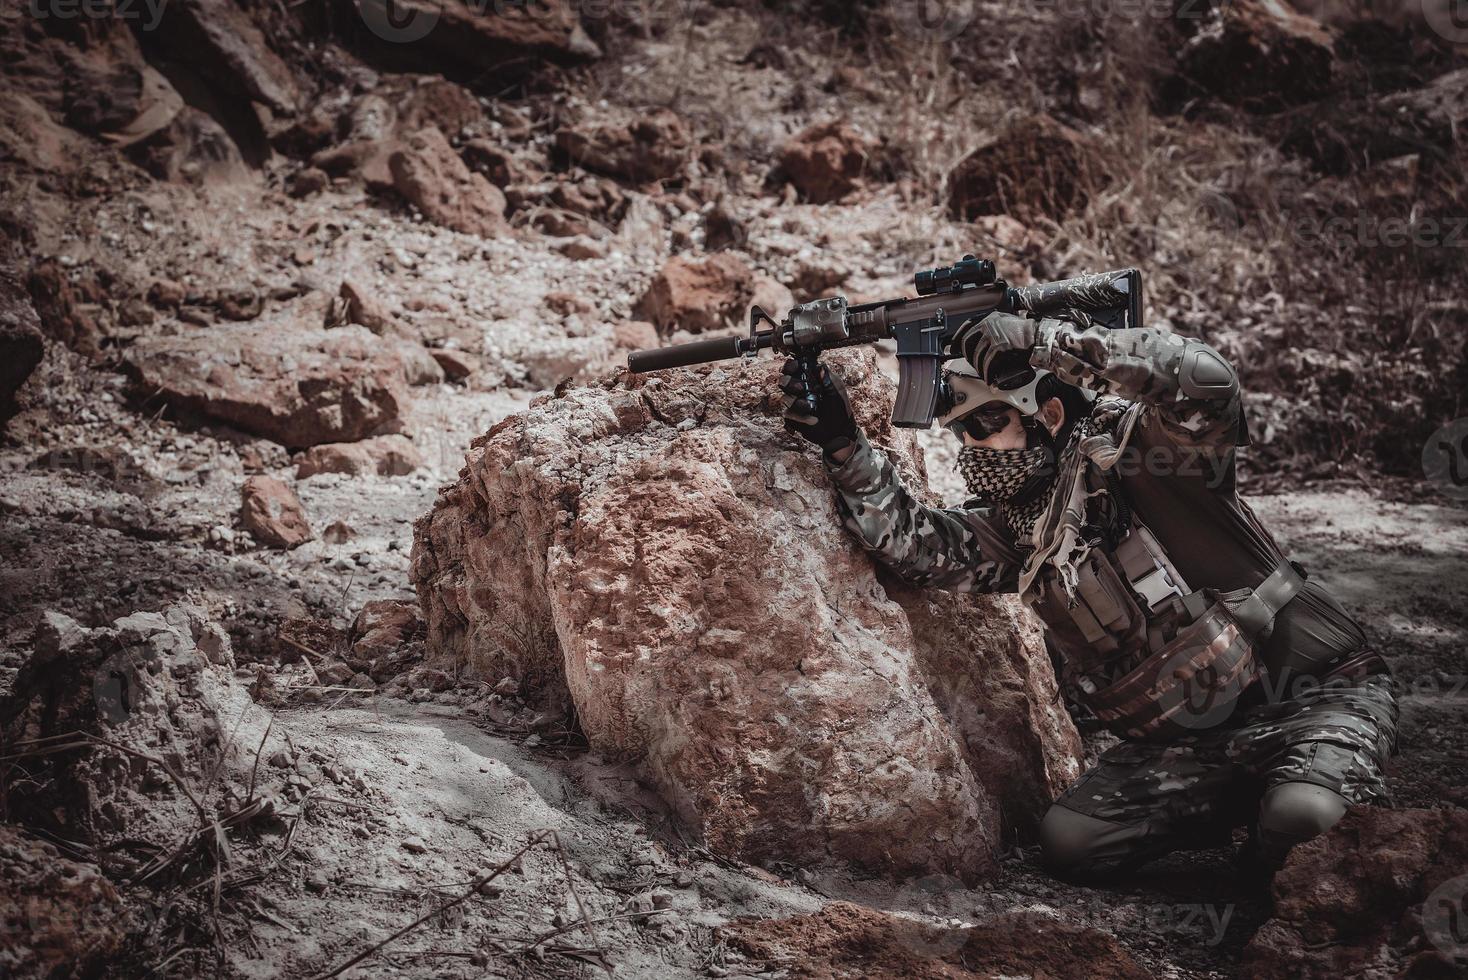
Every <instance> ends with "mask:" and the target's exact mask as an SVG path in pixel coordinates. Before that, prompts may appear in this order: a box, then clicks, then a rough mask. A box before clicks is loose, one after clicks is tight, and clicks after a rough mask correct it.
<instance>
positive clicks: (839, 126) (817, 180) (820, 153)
mask: <svg viewBox="0 0 1468 980" xmlns="http://www.w3.org/2000/svg"><path fill="white" fill-rule="evenodd" d="M870 149H871V147H870V144H869V142H868V141H867V139H866V138H865V137H863V136H862V135H861V134H860V133H858V132H857V131H856V130H855V129H853V128H852V127H851V126H850V125H848V124H847V122H846V121H845V120H842V119H838V120H835V121H833V122H828V123H820V124H818V125H815V126H811V127H810V128H808V129H806V130H804V131H802V132H800V133H797V134H796V135H795V136H793V137H791V138H790V140H789V141H788V142H786V143H785V145H784V146H782V147H781V148H780V156H779V166H780V172H781V174H782V175H783V176H784V177H785V179H786V180H788V181H789V182H790V183H792V184H794V185H795V189H796V190H798V191H799V192H800V196H801V197H802V198H803V199H804V200H807V201H810V202H811V203H813V204H827V203H830V202H833V201H839V200H841V198H843V197H845V196H846V195H847V194H850V193H851V192H852V191H854V190H855V189H856V188H857V187H858V186H859V185H860V183H861V178H862V174H863V173H865V172H866V169H867V160H868V157H869V154H870Z"/></svg>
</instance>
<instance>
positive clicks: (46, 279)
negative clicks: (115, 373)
mask: <svg viewBox="0 0 1468 980" xmlns="http://www.w3.org/2000/svg"><path fill="white" fill-rule="evenodd" d="M26 288H27V290H28V291H29V292H30V298H31V303H32V304H33V306H34V308H35V312H36V314H37V316H38V317H39V325H40V329H41V332H42V333H43V334H44V335H45V336H47V337H49V338H51V339H52V340H55V341H58V342H60V343H62V344H64V345H66V346H67V347H69V348H70V349H72V350H74V351H76V352H77V353H78V354H83V355H86V356H88V357H95V356H97V354H98V352H99V350H100V345H101V341H102V338H103V336H105V335H106V333H107V324H106V320H105V317H104V316H103V310H104V309H105V304H106V303H107V289H106V287H105V286H104V285H103V284H102V282H101V280H100V279H99V278H98V276H97V273H96V270H94V269H91V268H79V269H75V270H71V271H68V270H67V269H66V268H65V267H64V266H62V264H61V262H60V261H59V260H57V259H54V258H47V259H42V260H41V261H39V262H37V263H36V264H35V265H34V266H33V267H32V268H31V271H30V275H29V276H28V277H27V279H26Z"/></svg>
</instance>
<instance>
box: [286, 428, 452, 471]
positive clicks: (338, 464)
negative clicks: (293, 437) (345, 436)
mask: <svg viewBox="0 0 1468 980" xmlns="http://www.w3.org/2000/svg"><path fill="white" fill-rule="evenodd" d="M422 465H423V454H422V453H420V452H419V451H418V448H417V447H416V446H414V445H413V443H412V441H411V440H410V439H408V437H407V436H403V435H398V434H396V433H394V434H391V435H385V436H374V437H372V438H371V439H363V440H361V441H360V442H331V443H326V444H324V445H320V446H312V447H311V448H310V449H308V450H306V451H305V452H304V453H302V454H301V455H300V457H299V458H298V459H297V460H296V479H298V480H304V479H306V478H307V477H312V476H316V475H317V474H320V473H345V474H347V475H349V476H365V475H369V474H376V475H377V476H406V475H407V474H409V473H411V472H413V471H414V470H416V469H417V468H418V467H420V466H422Z"/></svg>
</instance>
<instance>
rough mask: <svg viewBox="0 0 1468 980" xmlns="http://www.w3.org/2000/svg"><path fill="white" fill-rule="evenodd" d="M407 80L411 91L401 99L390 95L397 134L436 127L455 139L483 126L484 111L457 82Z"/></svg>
mask: <svg viewBox="0 0 1468 980" xmlns="http://www.w3.org/2000/svg"><path fill="white" fill-rule="evenodd" d="M395 80H396V79H395ZM408 80H409V81H411V82H412V85H411V87H410V88H408V90H407V91H406V92H404V93H403V94H402V95H400V96H399V95H393V98H394V102H395V104H396V106H397V115H398V129H399V131H400V132H403V133H411V132H413V131H414V130H418V129H422V128H423V127H424V126H435V127H437V128H438V129H439V130H441V131H442V132H443V133H444V134H446V135H449V136H457V135H458V134H459V133H461V132H464V131H466V130H473V129H475V128H477V127H478V126H479V125H480V124H482V123H483V122H484V108H483V107H482V106H481V105H480V104H479V100H478V99H477V98H475V97H474V93H473V92H470V91H469V90H468V89H466V88H465V87H464V86H462V85H460V84H458V83H457V82H451V81H449V80H448V79H446V78H442V77H440V76H438V75H425V76H423V77H421V78H414V79H408ZM390 91H391V90H390V89H389V92H390Z"/></svg>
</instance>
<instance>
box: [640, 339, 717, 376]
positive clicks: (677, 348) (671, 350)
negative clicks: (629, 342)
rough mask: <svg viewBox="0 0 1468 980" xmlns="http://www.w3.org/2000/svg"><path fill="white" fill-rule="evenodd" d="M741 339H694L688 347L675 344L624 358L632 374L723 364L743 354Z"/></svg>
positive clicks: (642, 351) (641, 351)
mask: <svg viewBox="0 0 1468 980" xmlns="http://www.w3.org/2000/svg"><path fill="white" fill-rule="evenodd" d="M742 339H743V338H741V337H720V338H718V339H717V340H697V341H694V342H693V343H691V344H674V345H673V346H672V347H654V348H653V349H651V350H638V351H633V352H632V353H630V354H628V355H627V370H629V371H631V372H632V373H633V374H642V373H643V372H645V371H661V370H663V369H665V368H676V367H688V366H689V365H691V364H707V363H708V362H709V361H724V360H728V359H729V358H731V357H738V356H739V355H740V354H741V353H742V352H743V350H742V348H741V347H740V341H741V340H742Z"/></svg>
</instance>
